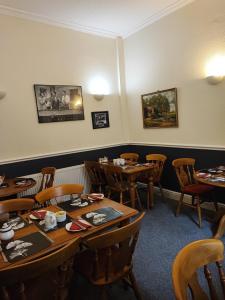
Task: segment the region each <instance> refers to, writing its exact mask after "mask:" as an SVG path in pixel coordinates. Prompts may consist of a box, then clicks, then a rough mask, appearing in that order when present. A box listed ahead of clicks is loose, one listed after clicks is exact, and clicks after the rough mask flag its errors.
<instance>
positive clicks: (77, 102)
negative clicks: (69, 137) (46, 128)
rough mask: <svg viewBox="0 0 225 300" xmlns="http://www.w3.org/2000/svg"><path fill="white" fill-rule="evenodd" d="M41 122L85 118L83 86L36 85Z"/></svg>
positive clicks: (35, 90)
mask: <svg viewBox="0 0 225 300" xmlns="http://www.w3.org/2000/svg"><path fill="white" fill-rule="evenodd" d="M34 92H35V97H36V105H37V114H38V122H39V123H50V122H63V121H76V120H84V108H83V98H82V88H81V86H73V85H40V84H35V85H34Z"/></svg>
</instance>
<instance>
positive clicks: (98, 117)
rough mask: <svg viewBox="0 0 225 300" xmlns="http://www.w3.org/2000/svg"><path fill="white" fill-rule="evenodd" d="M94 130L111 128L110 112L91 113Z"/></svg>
mask: <svg viewBox="0 0 225 300" xmlns="http://www.w3.org/2000/svg"><path fill="white" fill-rule="evenodd" d="M91 117H92V126H93V129H99V128H106V127H109V112H108V111H94V112H92V113H91Z"/></svg>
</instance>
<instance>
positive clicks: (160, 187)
mask: <svg viewBox="0 0 225 300" xmlns="http://www.w3.org/2000/svg"><path fill="white" fill-rule="evenodd" d="M159 189H160V193H161V196H162V199H163V201H165V197H164V192H163V188H162V185H161V183H160V182H159Z"/></svg>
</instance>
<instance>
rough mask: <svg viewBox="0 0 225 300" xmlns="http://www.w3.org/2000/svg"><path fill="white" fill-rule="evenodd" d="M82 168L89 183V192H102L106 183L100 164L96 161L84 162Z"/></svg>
mask: <svg viewBox="0 0 225 300" xmlns="http://www.w3.org/2000/svg"><path fill="white" fill-rule="evenodd" d="M84 166H85V169H86V171H87V173H88V175H89V178H90V181H91V189H90V192H91V193H93V192H98V193H102V192H104V188H105V185H106V182H105V178H104V172H103V170H102V168H101V166H100V164H99V163H98V162H96V161H85V162H84Z"/></svg>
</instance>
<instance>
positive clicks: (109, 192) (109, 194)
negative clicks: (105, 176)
mask: <svg viewBox="0 0 225 300" xmlns="http://www.w3.org/2000/svg"><path fill="white" fill-rule="evenodd" d="M107 197H108V198H109V199H110V197H111V190H110V189H109V191H108V195H107Z"/></svg>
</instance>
